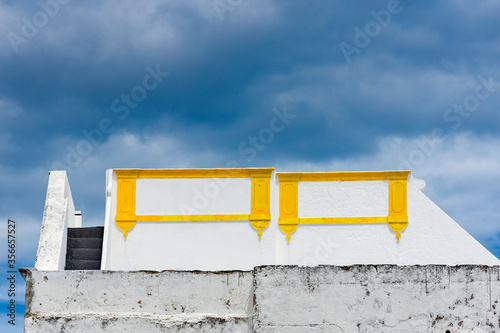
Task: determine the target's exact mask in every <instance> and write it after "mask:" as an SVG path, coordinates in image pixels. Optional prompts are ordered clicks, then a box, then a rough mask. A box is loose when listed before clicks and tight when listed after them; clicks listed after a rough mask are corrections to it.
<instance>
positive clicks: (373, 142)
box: [0, 0, 500, 328]
mask: <svg viewBox="0 0 500 333" xmlns="http://www.w3.org/2000/svg"><path fill="white" fill-rule="evenodd" d="M498 13H500V2H498V1H494V0H484V1H480V2H471V1H465V0H454V1H446V2H435V1H417V0H414V1H410V0H401V1H400V2H399V1H396V0H390V1H357V2H356V3H355V4H354V3H351V2H349V1H325V0H316V1H286V2H285V1H271V0H252V1H250V0H215V1H214V0H206V1H205V0H193V1H181V0H151V1H148V2H147V3H146V2H144V3H139V2H137V1H130V0H128V1H127V0H125V1H124V0H120V1H118V0H108V1H105V2H103V1H93V0H88V1H77V0H73V1H69V0H41V1H40V2H38V1H21V2H20V1H10V0H2V1H0V198H1V200H0V220H1V221H2V227H1V237H2V238H1V239H2V244H5V243H4V240H5V232H6V229H7V227H6V225H7V219H8V218H9V217H10V218H12V219H14V220H16V222H17V224H18V263H17V264H18V267H33V265H34V259H35V254H36V249H37V242H38V235H39V230H40V224H41V220H42V214H43V207H44V201H45V193H46V187H47V180H48V172H49V171H50V170H54V169H65V170H67V171H68V175H69V180H70V183H71V188H72V192H73V198H74V201H75V205H76V207H77V209H79V210H81V211H82V212H83V219H84V225H86V226H91V225H102V224H103V220H104V186H105V183H104V182H105V170H106V169H109V168H125V167H140V168H176V167H226V166H228V165H232V166H234V165H238V166H240V167H252V166H270V167H275V168H276V169H278V170H280V171H292V170H295V171H344V170H347V171H349V170H393V169H411V170H412V171H413V174H414V176H415V177H418V178H422V179H424V180H425V181H426V182H427V189H426V192H425V193H426V194H427V195H428V196H429V197H430V198H431V199H432V200H434V201H435V202H436V203H437V204H438V205H439V206H440V207H441V208H442V209H443V210H445V211H446V212H447V213H448V214H449V215H451V216H452V217H453V218H454V219H455V220H456V221H457V222H458V223H459V224H460V225H461V226H462V227H463V228H465V229H466V230H467V231H468V232H469V233H471V234H472V235H473V236H474V237H476V238H477V239H478V240H479V241H480V242H481V243H482V244H483V245H484V246H485V247H486V248H488V249H489V250H490V251H491V252H493V253H494V254H495V255H496V256H497V257H498V256H500V186H499V185H498V184H499V183H500V150H499V147H500V132H499V130H498V129H499V126H500V112H499V111H500V63H499V59H500V33H499V32H500V21H499V20H498ZM2 247H4V250H3V251H5V246H4V245H3V246H2ZM2 260H3V259H2ZM3 261H4V262H2V263H1V265H2V266H1V267H2V268H5V267H6V266H5V265H6V263H5V261H6V260H3ZM22 285H23V281H19V288H21V287H22ZM6 300H7V297H6V287H5V286H4V285H2V288H1V296H0V301H1V302H5V301H6ZM2 317H3V315H2ZM4 319H5V318H2V323H1V324H0V325H4V324H5V320H4ZM0 327H3V326H0ZM18 328H20V327H18Z"/></svg>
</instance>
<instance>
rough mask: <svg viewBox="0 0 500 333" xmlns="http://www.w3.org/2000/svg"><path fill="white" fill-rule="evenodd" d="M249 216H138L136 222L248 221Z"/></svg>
mask: <svg viewBox="0 0 500 333" xmlns="http://www.w3.org/2000/svg"><path fill="white" fill-rule="evenodd" d="M248 220H250V215H249V214H211V215H139V216H137V221H138V222H155V221H158V222H172V221H248Z"/></svg>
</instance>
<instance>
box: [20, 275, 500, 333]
mask: <svg viewBox="0 0 500 333" xmlns="http://www.w3.org/2000/svg"><path fill="white" fill-rule="evenodd" d="M22 273H23V276H24V277H25V279H26V283H27V288H26V319H25V332H27V333H31V332H234V333H238V332H259V333H263V332H266V333H268V332H273V333H277V332H286V333H303V332H362V333H365V332H370V333H372V332H386V333H391V332H398V333H399V332H440V333H446V332H447V331H449V332H450V333H457V332H460V333H463V332H475V333H479V332H498V331H500V317H499V314H498V310H499V308H498V305H499V303H498V302H499V300H500V267H499V266H494V267H487V266H455V267H452V266H433V265H429V266H395V265H357V266H351V267H339V266H318V267H298V266H264V267H257V268H256V269H255V270H254V271H253V272H252V271H246V272H242V271H226V272H199V271H197V272H173V271H163V272H154V271H134V272H116V271H66V272H61V271H59V272H54V271H38V270H33V269H32V270H23V271H22Z"/></svg>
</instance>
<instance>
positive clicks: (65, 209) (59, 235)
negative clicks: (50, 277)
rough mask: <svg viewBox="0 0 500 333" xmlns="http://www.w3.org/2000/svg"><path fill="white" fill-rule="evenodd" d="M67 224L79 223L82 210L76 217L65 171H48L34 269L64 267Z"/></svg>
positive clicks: (58, 268)
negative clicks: (47, 183)
mask: <svg viewBox="0 0 500 333" xmlns="http://www.w3.org/2000/svg"><path fill="white" fill-rule="evenodd" d="M68 227H81V213H80V215H79V216H78V217H77V218H75V206H74V204H73V198H72V196H71V189H70V187H69V182H68V177H67V176H66V171H51V172H50V176H49V185H48V187H47V197H46V199H45V209H44V212H43V220H42V229H41V231H40V241H39V243H38V252H37V254H36V261H35V268H36V269H38V270H47V271H56V270H64V266H65V263H66V238H67V230H68Z"/></svg>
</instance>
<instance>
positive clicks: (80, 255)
mask: <svg viewBox="0 0 500 333" xmlns="http://www.w3.org/2000/svg"><path fill="white" fill-rule="evenodd" d="M101 254H102V250H101V249H72V248H69V249H67V251H66V260H68V259H70V260H101Z"/></svg>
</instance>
